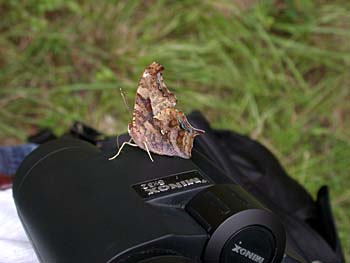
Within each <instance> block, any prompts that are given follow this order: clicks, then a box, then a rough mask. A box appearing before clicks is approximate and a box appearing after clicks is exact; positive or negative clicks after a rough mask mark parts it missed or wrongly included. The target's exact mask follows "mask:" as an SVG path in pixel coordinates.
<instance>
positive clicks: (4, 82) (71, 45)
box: [0, 0, 350, 254]
mask: <svg viewBox="0 0 350 263" xmlns="http://www.w3.org/2000/svg"><path fill="white" fill-rule="evenodd" d="M233 2H235V1H214V0H206V1H156V0H152V1H98V2H97V1H79V4H78V3H76V2H75V1H72V0H70V1H63V0H40V1H33V0H29V1H23V3H20V2H19V1H18V2H17V1H4V0H3V1H1V2H0V14H1V17H2V18H1V20H0V32H1V34H0V107H1V111H0V141H2V142H6V141H8V138H11V139H13V140H17V141H24V140H25V138H26V136H27V135H28V133H30V132H32V131H33V129H34V130H35V129H37V128H39V127H51V128H53V129H54V130H55V132H56V133H57V134H60V133H62V132H64V131H65V130H66V129H67V127H69V125H70V124H71V123H72V121H73V120H82V121H84V122H86V123H88V124H90V125H92V126H94V127H96V128H98V129H100V130H102V131H104V132H105V133H108V134H117V133H120V132H125V131H126V129H127V123H128V122H129V121H130V116H129V113H128V111H127V109H126V108H125V106H124V104H123V100H122V98H121V96H120V93H119V87H121V88H123V90H124V92H125V93H126V95H127V98H128V100H129V101H130V102H132V101H133V98H134V95H135V91H136V88H137V83H138V79H139V77H140V75H141V73H142V71H143V68H144V67H145V66H146V65H147V64H149V63H150V62H152V61H154V60H156V61H158V62H160V63H162V64H163V65H164V66H165V68H166V70H165V72H164V78H165V81H166V83H167V85H168V87H169V88H170V89H171V90H172V91H173V92H175V93H176V95H177V98H178V101H179V102H178V108H179V109H182V110H184V111H185V112H190V111H191V110H192V109H199V110H201V111H202V112H203V113H204V115H205V116H206V117H207V118H208V119H209V120H210V122H211V123H212V125H213V126H214V127H216V128H224V129H233V130H235V131H238V132H240V133H244V134H248V135H250V136H251V137H253V138H254V139H257V140H259V141H260V142H262V143H263V144H264V145H266V146H267V147H268V148H269V149H270V150H272V151H273V153H274V154H276V155H277V157H278V158H279V160H280V161H281V162H282V164H283V165H284V166H285V168H286V170H287V171H288V172H289V174H290V175H291V176H293V178H295V179H296V180H298V181H299V182H300V183H301V184H303V185H304V186H305V187H306V189H308V191H309V192H310V193H311V194H312V195H313V196H315V194H316V192H317V189H318V188H319V187H320V186H322V185H324V184H327V185H329V186H330V190H331V198H332V204H333V211H334V214H335V217H336V221H337V225H338V229H339V232H340V237H341V241H342V243H343V246H344V248H345V251H346V254H349V246H350V244H349V235H350V234H349V233H350V225H349V222H350V174H349V157H350V118H349V114H350V103H349V101H350V100H349V99H350V96H349V86H350V2H349V1H347V0H343V1H332V2H330V1H321V0H318V1H311V0H304V1H302V0H299V1H297V0H295V1H293V0H285V1H282V0H281V1H271V2H269V1H261V2H257V3H254V2H256V1H249V2H251V3H252V4H251V5H250V6H249V7H248V8H247V7H246V8H243V9H242V8H238V7H237V6H235V5H234V4H233ZM237 2H238V3H242V2H243V1H238V0H237ZM13 140H11V141H13Z"/></svg>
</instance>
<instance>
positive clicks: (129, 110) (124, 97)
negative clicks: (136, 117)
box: [119, 88, 132, 115]
mask: <svg viewBox="0 0 350 263" xmlns="http://www.w3.org/2000/svg"><path fill="white" fill-rule="evenodd" d="M119 90H120V95H122V98H123V101H124V105H125V107H126V109H127V110H128V112H129V114H130V115H132V112H131V108H130V105H129V103H128V101H127V100H126V96H125V93H124V91H123V89H122V88H119Z"/></svg>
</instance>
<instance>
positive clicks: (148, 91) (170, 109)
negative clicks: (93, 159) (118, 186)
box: [109, 62, 205, 161]
mask: <svg viewBox="0 0 350 263" xmlns="http://www.w3.org/2000/svg"><path fill="white" fill-rule="evenodd" d="M163 70H164V68H163V66H162V65H161V64H159V63H157V62H153V63H151V64H150V65H149V66H148V67H146V69H145V70H144V72H143V75H142V77H141V79H140V81H139V85H138V88H137V91H136V97H135V105H134V111H133V117H132V122H131V123H129V125H128V133H129V135H130V137H131V139H132V140H133V141H134V144H133V143H131V140H130V141H129V142H124V143H123V145H122V146H121V147H120V148H119V151H118V153H117V154H116V155H114V156H113V157H111V158H109V159H110V160H112V159H114V158H116V157H117V156H118V155H119V154H120V152H121V150H122V148H123V146H124V145H125V144H129V145H131V146H138V147H140V148H141V149H143V150H145V151H147V152H148V154H149V156H150V158H151V160H152V161H153V159H152V156H151V155H150V152H152V153H156V154H159V155H168V156H178V157H182V158H185V159H189V158H190V157H191V151H192V147H193V141H194V138H195V137H196V136H197V135H200V134H204V133H205V132H204V131H203V130H200V129H196V128H194V127H192V125H191V124H190V123H189V122H188V120H187V118H186V116H185V114H184V113H183V112H181V111H179V110H177V109H175V105H176V102H177V100H176V97H175V95H174V94H173V93H172V92H170V91H169V90H168V88H167V87H166V85H165V83H164V80H163V76H162V71H163Z"/></svg>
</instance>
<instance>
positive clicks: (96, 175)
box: [13, 139, 296, 263]
mask: <svg viewBox="0 0 350 263" xmlns="http://www.w3.org/2000/svg"><path fill="white" fill-rule="evenodd" d="M108 154H110V153H106V152H102V151H100V149H98V148H97V147H96V146H94V145H92V144H90V143H87V142H84V141H80V140H76V139H59V140H55V141H52V142H49V143H46V144H44V145H41V146H40V147H39V148H38V149H36V150H35V151H34V152H32V153H31V154H30V155H29V156H28V157H27V158H26V159H25V160H24V162H23V163H22V165H21V167H20V168H19V170H18V172H17V174H16V176H15V179H14V187H13V194H14V199H15V202H16V206H17V210H18V214H19V216H20V219H21V221H22V223H23V226H24V228H25V230H26V233H27V235H28V236H29V237H30V240H31V241H32V243H33V246H34V248H35V251H36V253H37V255H38V258H39V260H40V261H42V262H109V263H112V262H113V263H126V262H130V263H195V262H196V263H199V262H205V263H232V262H242V263H277V262H281V261H282V260H283V257H284V254H285V246H286V235H285V230H284V227H283V225H282V223H281V222H280V220H279V219H278V217H277V216H276V215H275V214H274V213H272V212H271V211H269V210H268V209H266V208H264V207H263V206H262V205H261V204H260V203H259V202H258V201H257V200H256V199H254V198H253V197H252V196H251V195H250V194H249V193H248V192H246V191H245V190H244V189H242V188H241V187H240V186H239V185H237V184H235V182H234V181H233V180H232V179H231V178H229V177H228V176H227V175H226V174H224V173H223V172H222V171H221V170H220V169H219V168H218V167H217V166H216V165H215V164H214V163H213V162H212V161H211V160H210V159H208V158H207V157H206V156H205V155H203V154H202V153H201V152H199V151H197V150H196V148H194V149H193V156H192V158H191V159H189V160H186V159H181V158H177V157H167V156H158V155H155V156H154V162H151V161H150V160H149V159H148V156H147V154H146V153H145V152H144V151H142V150H141V149H139V148H133V147H125V148H124V150H123V152H122V154H121V155H120V156H118V158H116V159H115V160H113V161H109V160H108V156H109V155H108ZM290 262H294V261H290ZM295 262H296V261H295Z"/></svg>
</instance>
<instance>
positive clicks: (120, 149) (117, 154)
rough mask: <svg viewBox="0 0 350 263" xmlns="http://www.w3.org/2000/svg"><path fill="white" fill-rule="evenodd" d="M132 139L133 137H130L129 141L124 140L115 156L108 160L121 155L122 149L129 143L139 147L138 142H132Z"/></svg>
mask: <svg viewBox="0 0 350 263" xmlns="http://www.w3.org/2000/svg"><path fill="white" fill-rule="evenodd" d="M131 140H132V139H130V140H129V141H127V142H123V144H122V146H121V147H120V148H119V150H118V152H117V153H116V154H115V155H114V156H112V157H110V158H108V160H110V161H111V160H113V159H115V158H117V157H118V156H119V154H120V152H121V151H122V149H123V148H124V146H125V145H126V144H127V145H130V146H133V147H138V145H137V144H135V143H131Z"/></svg>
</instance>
